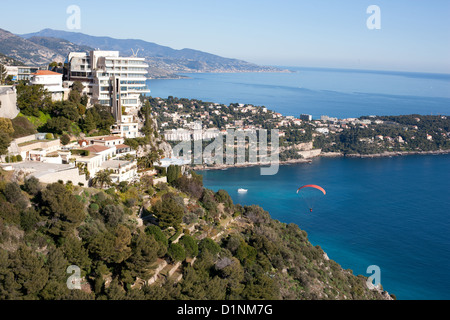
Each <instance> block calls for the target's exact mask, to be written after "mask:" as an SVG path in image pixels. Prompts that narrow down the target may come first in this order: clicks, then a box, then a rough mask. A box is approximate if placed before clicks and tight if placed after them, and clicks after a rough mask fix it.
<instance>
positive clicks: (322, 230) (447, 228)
mask: <svg viewBox="0 0 450 320" xmlns="http://www.w3.org/2000/svg"><path fill="white" fill-rule="evenodd" d="M293 70H295V71H296V72H295V73H238V74H188V76H189V77H190V79H182V80H149V81H148V85H149V87H150V89H151V90H152V93H151V95H152V96H155V97H164V98H166V97H167V96H169V95H171V96H175V97H179V98H182V97H185V98H196V99H201V100H204V101H211V102H219V103H225V104H228V103H232V102H238V103H248V104H254V105H264V106H266V107H268V108H269V109H272V110H275V111H277V112H281V113H283V114H284V115H294V116H298V115H299V114H301V113H308V114H312V115H313V116H314V117H315V118H317V117H320V116H321V115H328V116H335V117H339V118H344V117H359V116H362V115H398V114H413V113H417V114H445V115H450V75H445V74H423V73H403V72H381V71H357V70H334V69H313V68H294V69H293ZM202 174H203V177H204V185H205V186H206V187H208V188H211V189H213V190H215V191H217V190H218V189H225V190H227V191H228V192H229V193H230V195H231V196H232V198H233V200H234V202H236V203H241V204H242V205H249V204H258V205H260V206H262V207H263V208H264V209H265V210H267V211H268V212H269V213H270V214H271V216H272V217H273V218H274V219H278V220H280V221H282V222H286V223H290V222H293V223H296V224H298V225H299V226H300V228H301V229H303V230H305V231H306V232H307V233H308V235H309V239H310V241H311V242H312V243H313V244H314V245H319V246H321V247H322V248H323V249H324V251H325V252H327V254H328V256H329V257H330V259H333V260H335V261H336V262H338V263H339V264H340V265H342V267H343V268H345V269H351V270H353V272H354V273H355V274H363V275H366V276H369V275H370V274H367V273H366V271H367V267H369V266H371V265H377V266H379V267H380V270H381V284H382V285H383V287H384V289H385V290H387V291H388V292H390V293H392V294H395V295H396V297H397V298H398V299H403V300H404V299H407V300H409V299H450V155H438V156H432V155H426V156H425V155H424V156H403V157H392V158H378V159H350V158H332V159H325V158H319V159H315V160H314V161H313V162H312V163H311V164H295V165H285V166H280V169H279V171H278V173H277V174H276V175H274V176H261V175H260V169H259V168H257V167H252V168H240V169H228V170H226V171H222V170H217V171H203V172H202ZM310 183H313V184H318V185H320V186H322V187H324V188H325V189H326V190H327V194H326V196H324V197H323V198H322V199H319V201H318V202H317V203H316V206H315V208H314V211H313V212H312V213H311V212H309V210H308V207H307V205H306V204H305V202H304V201H303V200H301V199H300V198H299V197H298V195H297V193H296V190H297V188H298V187H299V186H301V185H304V184H310ZM241 187H242V188H246V189H248V192H247V193H246V194H239V193H237V189H238V188H241Z"/></svg>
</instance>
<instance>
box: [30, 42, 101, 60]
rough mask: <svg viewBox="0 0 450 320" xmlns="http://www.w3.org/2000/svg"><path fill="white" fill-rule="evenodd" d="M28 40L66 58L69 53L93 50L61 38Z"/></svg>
mask: <svg viewBox="0 0 450 320" xmlns="http://www.w3.org/2000/svg"><path fill="white" fill-rule="evenodd" d="M28 40H29V41H31V42H33V43H35V44H37V45H40V46H43V47H46V48H48V49H50V50H52V51H53V52H55V53H56V54H58V55H60V56H62V57H64V58H65V57H67V55H68V54H69V52H76V51H90V50H93V48H91V47H89V46H83V45H77V44H74V43H72V42H70V41H67V40H64V39H59V38H52V37H31V38H29V39H28Z"/></svg>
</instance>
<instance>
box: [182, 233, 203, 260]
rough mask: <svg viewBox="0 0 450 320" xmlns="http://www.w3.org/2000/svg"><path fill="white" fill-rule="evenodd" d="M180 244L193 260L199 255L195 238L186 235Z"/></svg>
mask: <svg viewBox="0 0 450 320" xmlns="http://www.w3.org/2000/svg"><path fill="white" fill-rule="evenodd" d="M178 243H179V244H181V245H182V246H183V247H184V250H185V252H186V256H187V257H191V258H193V257H195V256H197V255H198V245H197V241H195V239H194V238H193V237H191V236H188V235H184V236H182V237H181V239H180V240H179V241H178Z"/></svg>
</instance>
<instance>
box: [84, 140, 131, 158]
mask: <svg viewBox="0 0 450 320" xmlns="http://www.w3.org/2000/svg"><path fill="white" fill-rule="evenodd" d="M84 141H85V142H86V145H85V146H87V145H101V146H105V147H112V146H115V147H116V154H121V155H124V154H136V151H133V150H131V147H130V146H128V145H126V144H125V138H123V137H118V136H98V137H87V138H86V139H85V140H84ZM82 142H83V140H82V141H81V143H82Z"/></svg>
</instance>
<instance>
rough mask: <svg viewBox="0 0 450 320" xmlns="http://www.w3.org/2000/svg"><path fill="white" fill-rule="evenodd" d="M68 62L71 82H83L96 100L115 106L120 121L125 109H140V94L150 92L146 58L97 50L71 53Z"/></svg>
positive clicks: (112, 109)
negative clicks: (122, 55)
mask: <svg viewBox="0 0 450 320" xmlns="http://www.w3.org/2000/svg"><path fill="white" fill-rule="evenodd" d="M67 62H68V64H69V68H68V79H69V81H81V82H82V83H83V84H84V85H85V88H86V90H87V92H88V94H89V96H90V97H91V99H92V103H99V104H102V105H104V106H109V107H111V112H112V114H113V115H114V117H115V119H116V122H117V124H120V123H121V122H122V121H123V119H122V110H125V111H129V110H133V109H134V110H136V109H137V108H139V106H140V100H139V96H140V94H146V93H149V92H150V90H149V89H148V87H147V85H146V83H145V81H146V74H147V68H148V65H147V64H146V63H145V61H144V58H138V57H120V55H119V52H118V51H103V50H95V51H90V52H71V53H70V54H69V55H68V58H67ZM127 120H128V119H127Z"/></svg>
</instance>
